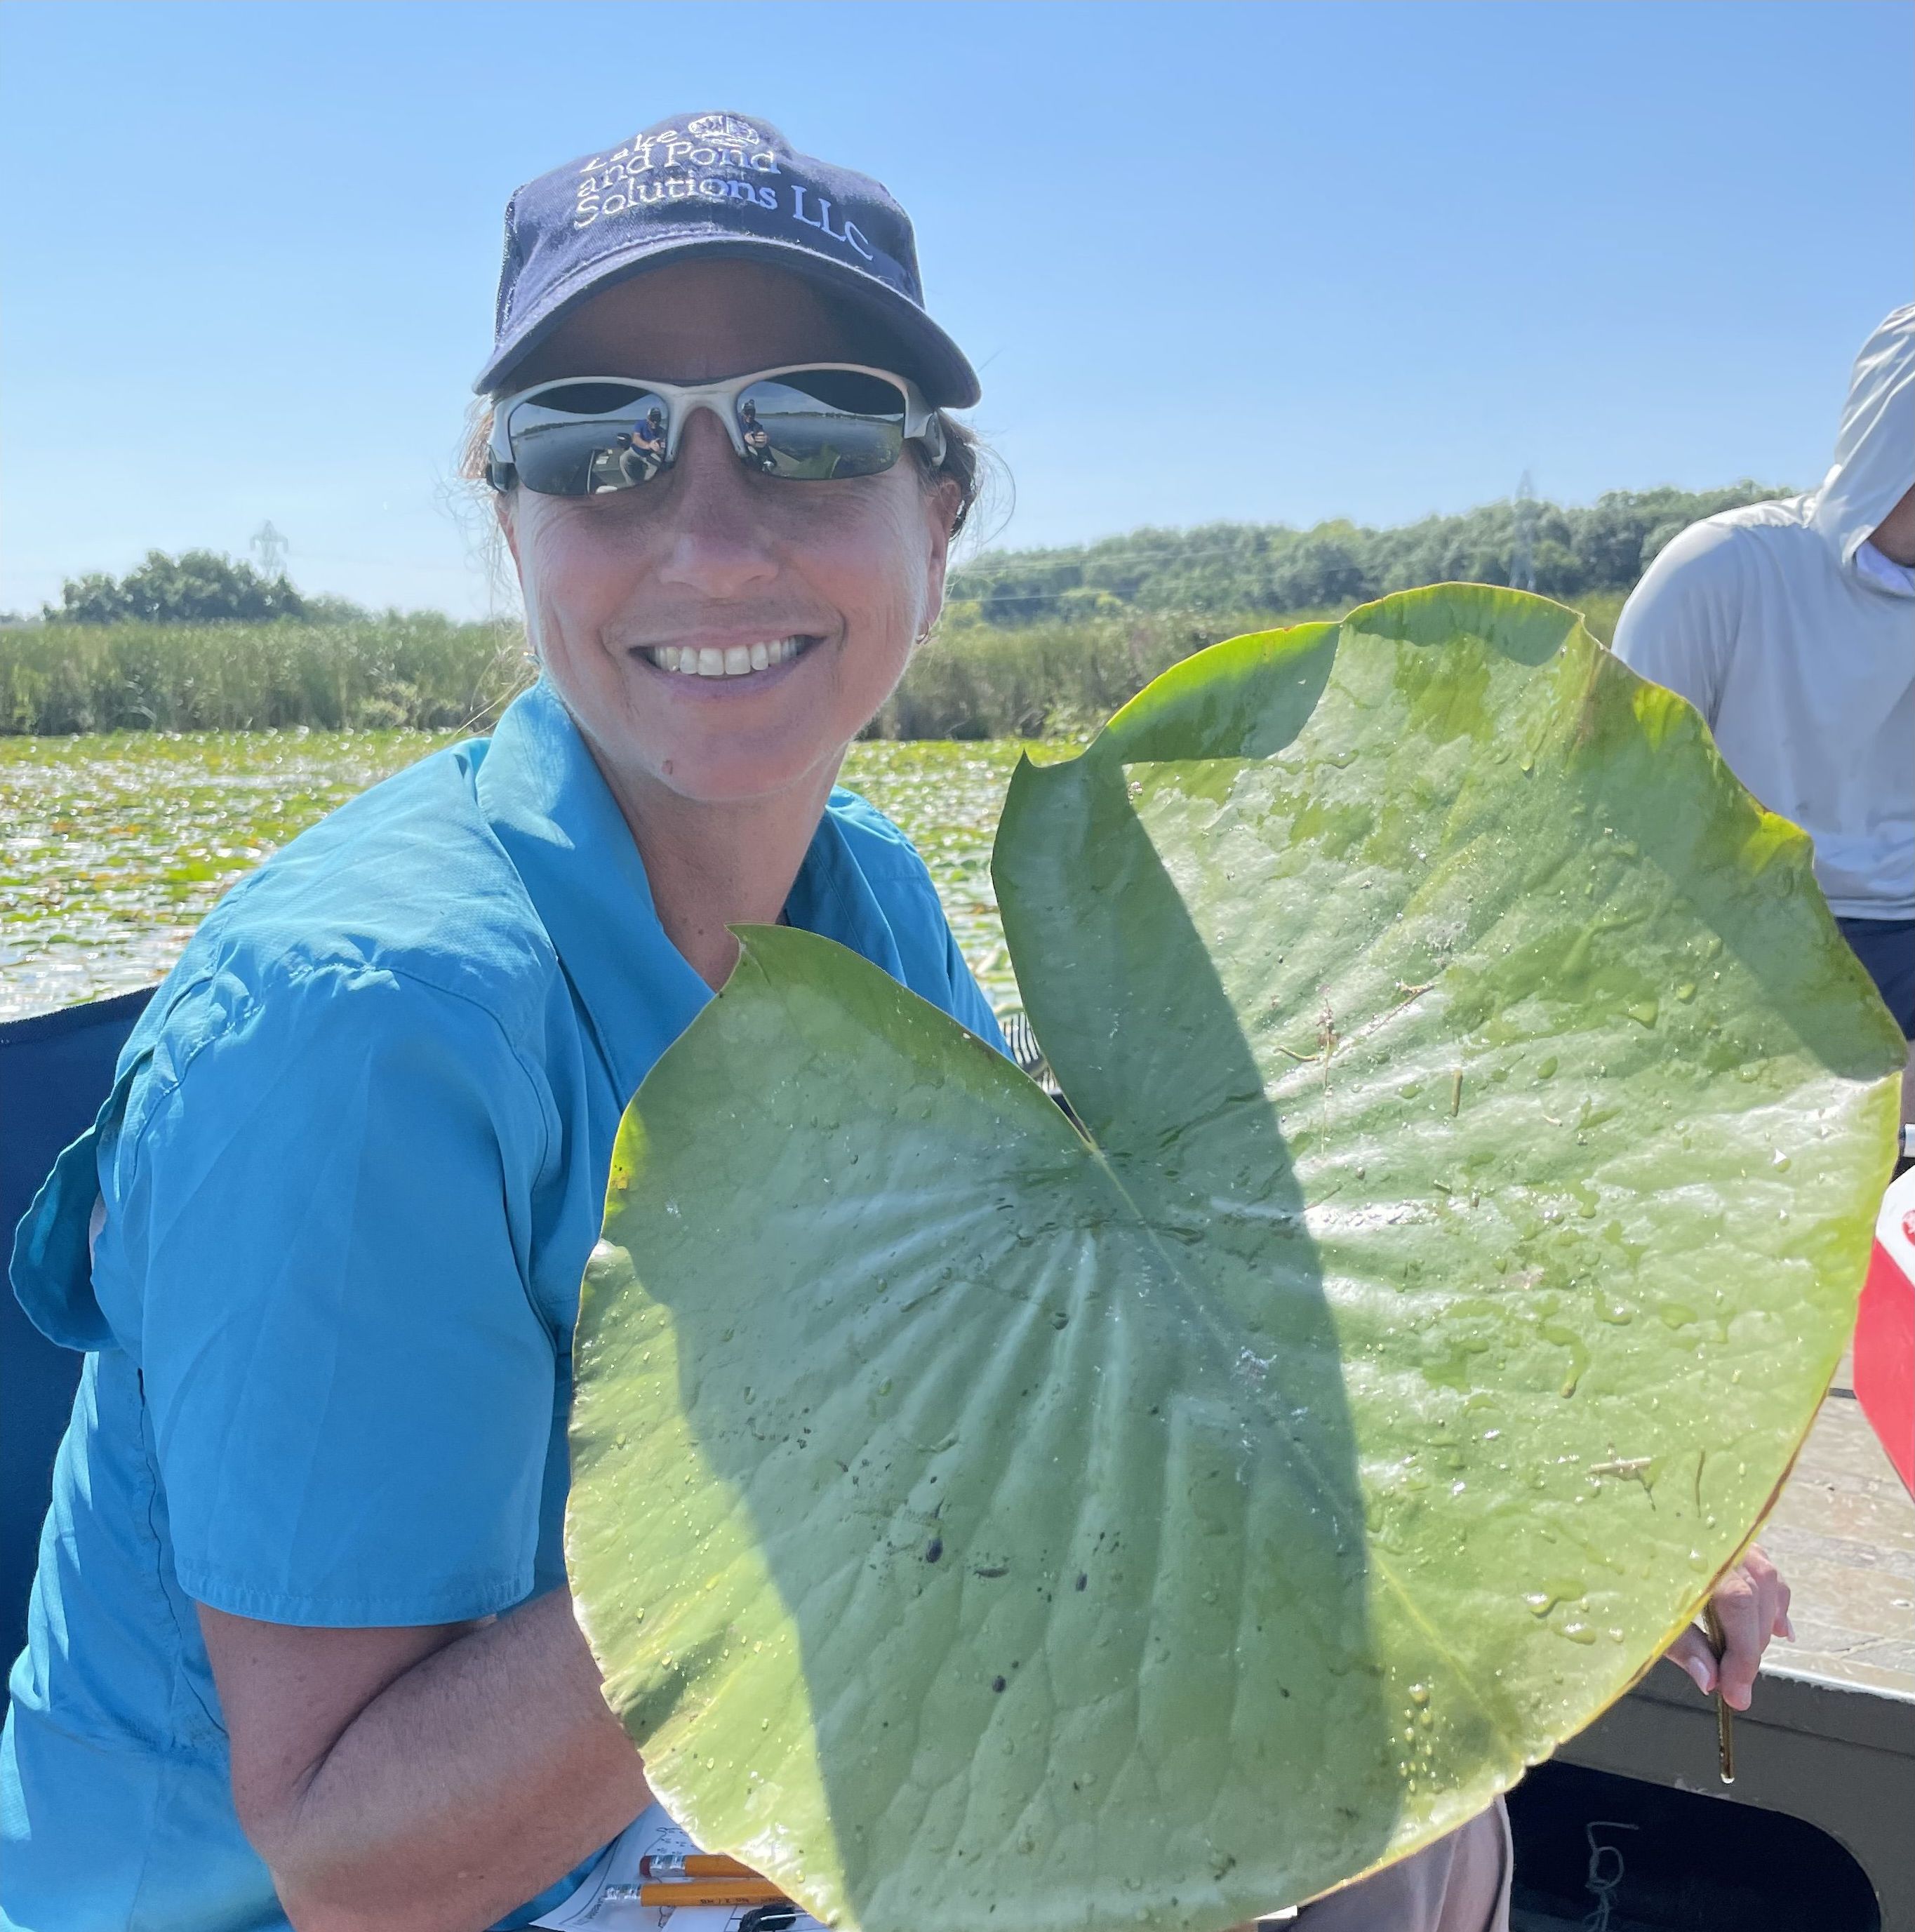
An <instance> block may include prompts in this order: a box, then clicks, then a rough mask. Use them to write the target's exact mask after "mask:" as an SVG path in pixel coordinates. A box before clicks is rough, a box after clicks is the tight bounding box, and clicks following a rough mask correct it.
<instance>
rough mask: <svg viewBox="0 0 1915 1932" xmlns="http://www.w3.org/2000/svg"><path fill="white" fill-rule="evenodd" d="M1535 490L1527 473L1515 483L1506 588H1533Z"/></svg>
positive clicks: (1534, 564)
mask: <svg viewBox="0 0 1915 1932" xmlns="http://www.w3.org/2000/svg"><path fill="white" fill-rule="evenodd" d="M1509 587H1510V589H1512V590H1533V589H1535V588H1536V490H1535V489H1534V487H1533V485H1532V484H1530V472H1528V471H1527V469H1526V470H1524V472H1523V480H1522V481H1521V482H1520V483H1518V484H1517V485H1516V505H1515V517H1514V519H1513V520H1512V527H1511V529H1510V533H1509Z"/></svg>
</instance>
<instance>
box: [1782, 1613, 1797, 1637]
mask: <svg viewBox="0 0 1915 1932" xmlns="http://www.w3.org/2000/svg"><path fill="white" fill-rule="evenodd" d="M1782 1634H1783V1636H1785V1637H1787V1638H1788V1640H1789V1642H1790V1643H1794V1641H1795V1626H1794V1624H1792V1623H1791V1622H1790V1621H1789V1616H1788V1612H1787V1611H1786V1610H1785V1611H1784V1612H1783V1613H1782Z"/></svg>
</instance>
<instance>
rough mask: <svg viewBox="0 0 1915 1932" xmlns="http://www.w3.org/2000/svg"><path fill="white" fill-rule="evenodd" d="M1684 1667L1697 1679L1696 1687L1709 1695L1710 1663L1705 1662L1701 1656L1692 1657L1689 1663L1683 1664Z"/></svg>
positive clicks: (1705, 1694)
mask: <svg viewBox="0 0 1915 1932" xmlns="http://www.w3.org/2000/svg"><path fill="white" fill-rule="evenodd" d="M1683 1669H1684V1670H1686V1671H1687V1672H1688V1673H1689V1676H1691V1677H1692V1678H1693V1679H1695V1688H1697V1689H1698V1691H1701V1692H1702V1693H1703V1694H1704V1696H1707V1694H1708V1691H1709V1667H1708V1665H1707V1664H1704V1663H1703V1662H1702V1661H1701V1660H1700V1659H1699V1658H1692V1659H1691V1660H1690V1661H1689V1662H1688V1663H1686V1664H1684V1665H1683Z"/></svg>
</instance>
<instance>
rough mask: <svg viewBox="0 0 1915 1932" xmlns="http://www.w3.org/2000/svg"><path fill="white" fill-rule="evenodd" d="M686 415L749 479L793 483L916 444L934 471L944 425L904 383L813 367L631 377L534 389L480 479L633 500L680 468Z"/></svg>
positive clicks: (865, 471) (510, 411) (865, 472)
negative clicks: (676, 379)
mask: <svg viewBox="0 0 1915 1932" xmlns="http://www.w3.org/2000/svg"><path fill="white" fill-rule="evenodd" d="M693 410H710V411H711V412H712V414H713V415H714V416H716V417H717V418H718V420H719V422H721V423H723V424H724V426H725V434H727V436H728V437H730V439H731V446H732V448H733V449H734V450H736V452H737V453H738V455H739V460H741V461H742V463H744V464H745V466H746V468H748V469H756V470H759V471H760V472H763V474H764V475H767V476H782V477H784V478H788V479H789V480H790V481H793V482H799V483H824V482H829V481H835V479H837V478H840V477H845V476H875V475H877V474H878V473H879V472H880V471H881V470H886V469H889V468H890V467H891V466H892V464H893V463H895V462H896V461H897V460H898V458H899V457H900V456H901V455H903V454H904V446H905V444H906V443H907V442H910V441H913V440H916V441H918V442H921V443H923V444H924V446H925V452H926V453H927V455H928V456H929V457H930V458H931V462H932V463H933V464H934V465H935V464H937V463H942V462H943V460H944V425H943V424H942V423H941V422H940V421H939V420H938V415H937V411H936V410H934V409H933V408H932V407H931V405H930V404H928V402H926V401H925V399H924V397H923V396H922V395H921V394H920V393H919V391H918V389H917V388H916V386H915V385H914V384H913V383H911V382H910V381H909V380H907V378H906V377H903V376H893V375H891V374H888V373H887V372H886V371H884V370H882V369H867V368H862V366H860V365H858V364H856V363H852V362H812V363H805V364H801V365H797V366H796V367H793V368H788V369H761V370H760V371H758V372H757V374H754V375H750V376H734V377H731V378H730V380H728V381H726V382H723V383H697V384H695V385H693V386H689V387H688V386H685V385H684V384H682V383H647V382H641V381H640V380H638V379H637V377H630V376H571V377H562V378H561V379H560V380H558V381H557V382H553V383H538V384H537V385H536V386H535V387H533V388H532V389H523V390H521V391H520V392H519V394H518V395H515V396H508V397H505V398H503V399H502V401H500V403H499V405H498V407H496V410H494V411H493V419H492V440H491V443H490V448H489V451H488V458H489V460H487V464H486V476H487V481H489V482H490V484H492V486H493V488H494V489H495V490H509V489H510V488H511V487H512V485H513V484H514V482H519V483H523V484H524V485H525V487H526V488H527V489H528V490H536V491H537V492H538V494H539V495H540V496H604V495H605V494H607V493H608V492H610V491H611V490H629V489H631V488H632V487H634V486H635V485H636V484H640V483H649V482H650V481H652V478H653V477H655V476H656V475H658V472H659V471H660V470H661V469H670V467H671V466H672V464H673V463H675V462H676V460H678V453H679V442H680V441H681V440H682V438H683V437H684V434H685V424H686V422H688V420H689V419H690V417H691V413H692V411H693Z"/></svg>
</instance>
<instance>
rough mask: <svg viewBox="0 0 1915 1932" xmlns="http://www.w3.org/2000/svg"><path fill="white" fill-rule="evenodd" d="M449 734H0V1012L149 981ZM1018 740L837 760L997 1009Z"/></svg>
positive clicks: (861, 751) (1003, 971) (1005, 1002)
mask: <svg viewBox="0 0 1915 1932" xmlns="http://www.w3.org/2000/svg"><path fill="white" fill-rule="evenodd" d="M448 742H451V739H450V737H449V736H433V735H430V734H428V733H421V732H416V731H358V732H325V731H306V730H299V731H243V732H242V731H228V732H201V733H188V734H186V735H184V736H168V735H166V734H163V733H143V732H139V733H117V734H115V735H112V736H100V737H82V738H20V737H0V1019H15V1018H17V1017H18V1016H20V1015H22V1014H24V1013H43V1012H46V1011H47V1010H49V1009H50V1008H52V1007H62V1006H67V1005H70V1004H73V1003H74V1002H75V1001H80V1000H89V999H100V998H104V997H105V996H106V995H109V994H112V993H123V992H130V991H131V990H132V989H134V988H135V987H138V986H150V985H151V983H153V982H154V980H157V979H158V978H159V977H160V975H161V974H163V973H164V972H165V971H166V969H167V968H169V966H170V965H172V962H173V961H174V960H175V959H176V958H178V955H179V951H180V949H181V947H183V946H184V944H185V943H186V941H187V935H189V934H190V932H192V930H193V927H194V926H195V925H196V924H197V923H198V922H199V919H201V918H202V917H203V916H205V913H206V912H207V910H208V908H209V907H211V905H212V904H213V902H214V900H216V899H217V898H218V897H219V896H220V893H221V892H223V891H224V890H225V889H226V887H227V886H229V885H231V884H232V882H233V881H234V880H235V879H237V878H238V877H240V876H241V874H244V873H245V872H247V871H250V870H251V869H252V868H253V866H255V865H257V864H258V863H259V861H260V860H261V859H263V858H265V856H267V854H268V853H270V852H271V851H272V850H274V849H275V848H276V847H278V846H280V845H283V844H285V843H286V841H287V840H288V839H289V838H292V836H293V835H294V834H295V832H299V831H301V829H304V827H305V826H308V825H310V824H311V823H312V822H313V820H315V819H316V818H319V817H322V816H323V815H324V814H325V813H327V812H328V811H331V810H332V808H334V806H335V805H340V804H342V803H343V802H344V801H345V800H346V799H349V798H350V797H351V796H352V795H353V794H354V793H355V792H358V791H362V790H364V789H365V787H367V785H369V784H373V783H375V782H376V781H377V780H379V779H380V778H384V777H385V776H387V775H388V774H389V773H391V772H395V771H397V770H399V769H400V768H401V767H402V766H406V765H408V764H410V763H412V761H413V760H415V758H418V757H423V756H424V754H426V753H427V752H428V751H432V750H433V749H434V748H436V747H437V746H438V745H442V744H445V743H448ZM1025 748H1026V747H1024V746H1023V745H1020V744H1017V743H1014V742H1010V741H1008V740H1005V739H995V740H992V741H990V742H985V743H979V744H944V743H926V742H919V743H913V744H890V743H871V744H862V745H853V747H852V750H851V755H850V758H849V759H848V760H847V763H846V766H845V773H844V781H845V782H846V783H847V784H850V785H852V786H853V787H855V788H856V789H857V790H859V791H861V792H862V793H864V794H865V796H866V797H868V798H869V799H871V802H872V803H873V804H874V805H877V807H878V808H879V809H880V811H884V812H886V813H887V814H889V816H890V817H892V818H893V819H894V820H896V821H897V823H898V824H899V825H901V826H903V827H904V830H905V831H906V832H908V833H909V834H910V836H911V838H912V839H913V841H915V842H916V845H917V847H918V850H919V851H920V852H922V853H923V854H924V856H925V862H926V863H927V864H928V865H929V866H930V867H931V876H932V877H933V878H934V879H935V880H936V881H937V889H938V892H939V895H940V897H941V898H943V901H944V908H945V911H946V913H947V915H948V916H949V918H950V920H951V924H952V929H953V931H954V932H955V933H956V935H957V941H958V944H960V946H961V947H963V950H964V954H965V957H966V959H969V962H970V963H971V967H972V971H974V972H975V973H976V974H977V976H978V980H980V981H981V983H982V984H983V986H984V991H985V992H986V993H987V995H989V997H990V1001H991V1003H992V1004H993V1005H994V1006H996V1007H998V1008H999V1010H1003V1009H1005V1008H1007V1007H1011V1006H1014V1005H1015V1004H1016V1003H1017V982H1016V980H1015V979H1014V977H1013V976H1012V974H1011V970H1010V965H1009V962H1008V959H1007V957H1006V956H1005V950H1004V935H1003V932H1002V928H1001V927H1000V926H999V923H998V919H997V902H996V897H995V895H993V892H992V890H991V884H990V842H991V839H992V837H993V835H994V833H995V832H996V826H997V815H998V812H999V809H1000V808H1001V807H1002V804H1003V802H1004V789H1005V785H1006V784H1008V782H1009V780H1010V776H1011V769H1012V768H1013V767H1014V766H1015V765H1016V763H1017V757H1018V754H1020V751H1023V750H1024V749H1025ZM1044 749H1045V750H1046V751H1047V752H1048V754H1049V755H1050V756H1052V757H1055V756H1056V755H1057V754H1058V752H1059V749H1060V748H1059V746H1057V745H1055V744H1052V745H1048V746H1047V747H1045V748H1044Z"/></svg>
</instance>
